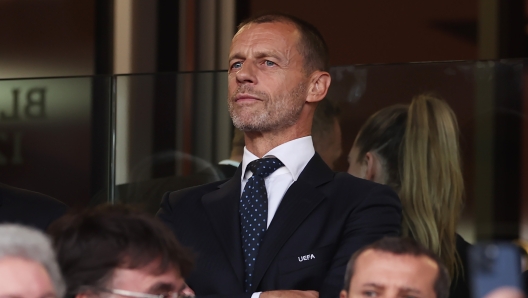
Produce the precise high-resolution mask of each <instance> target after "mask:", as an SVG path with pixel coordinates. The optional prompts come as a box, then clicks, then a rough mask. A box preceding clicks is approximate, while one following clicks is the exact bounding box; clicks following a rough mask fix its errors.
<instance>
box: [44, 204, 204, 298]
mask: <svg viewBox="0 0 528 298" xmlns="http://www.w3.org/2000/svg"><path fill="white" fill-rule="evenodd" d="M49 233H50V235H51V236H52V239H53V243H54V247H55V249H56V251H57V258H58V262H59V266H60V268H61V271H62V273H63V275H64V277H65V281H66V285H67V290H66V296H65V297H66V298H91V297H131V298H184V297H194V293H193V292H192V291H191V290H190V289H189V288H188V287H187V286H186V284H185V281H184V278H185V277H186V276H187V275H188V274H189V272H190V271H191V269H192V264H193V261H192V258H191V255H190V253H189V252H188V251H187V250H186V249H185V248H183V247H182V246H181V245H180V244H179V242H178V241H177V240H176V238H175V237H174V235H173V234H172V232H171V231H170V230H169V229H168V228H167V227H166V226H165V225H164V224H162V223H161V222H159V221H158V220H156V219H155V218H154V217H152V216H150V215H148V214H146V213H143V212H140V211H136V210H134V209H131V208H129V207H126V206H120V205H117V206H110V205H105V206H100V207H97V208H95V209H87V210H84V211H83V212H81V213H78V214H73V213H71V214H68V215H66V216H64V217H63V218H61V219H59V220H58V221H56V222H55V223H53V224H52V226H50V229H49Z"/></svg>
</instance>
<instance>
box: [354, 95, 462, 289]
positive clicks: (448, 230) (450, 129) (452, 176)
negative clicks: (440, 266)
mask: <svg viewBox="0 0 528 298" xmlns="http://www.w3.org/2000/svg"><path fill="white" fill-rule="evenodd" d="M458 135H459V131H458V124H457V120H456V116H455V114H454V112H453V111H452V110H451V108H450V107H449V105H448V104H447V103H446V102H445V101H443V100H441V99H439V98H437V97H435V96H433V95H429V94H423V95H419V96H416V97H415V98H414V99H413V101H412V102H411V104H410V105H408V106H407V105H394V106H390V107H387V108H384V109H382V110H380V111H378V112H377V113H375V114H374V115H372V116H371V117H370V118H369V119H368V120H367V122H366V123H365V124H364V125H363V127H362V128H361V130H360V131H359V133H358V135H357V137H356V140H355V142H354V145H353V146H352V149H351V150H350V154H349V156H348V162H349V165H350V166H349V169H348V172H349V173H350V174H352V175H354V176H357V177H360V178H364V179H367V180H372V181H375V182H378V183H381V184H386V185H389V186H391V187H392V188H393V189H394V190H395V191H396V192H397V193H398V194H399V197H400V200H401V202H402V207H403V222H402V233H403V236H408V237H412V238H414V239H416V241H418V242H419V243H421V244H422V245H424V246H425V247H427V248H428V249H429V250H431V251H432V252H434V253H435V254H437V255H438V256H439V257H440V259H441V260H442V262H443V263H444V265H445V266H446V267H447V269H448V271H449V274H450V276H451V277H452V283H451V291H450V297H452V298H453V297H461V298H462V297H463V298H467V297H470V293H469V278H468V270H466V268H467V257H466V255H467V248H468V247H469V243H467V242H466V241H465V240H464V239H463V238H462V237H460V236H459V235H458V234H457V233H456V227H457V223H458V219H459V216H460V212H461V209H462V207H463V196H464V181H463V178H462V169H461V161H460V148H459V140H458V138H459V136H458Z"/></svg>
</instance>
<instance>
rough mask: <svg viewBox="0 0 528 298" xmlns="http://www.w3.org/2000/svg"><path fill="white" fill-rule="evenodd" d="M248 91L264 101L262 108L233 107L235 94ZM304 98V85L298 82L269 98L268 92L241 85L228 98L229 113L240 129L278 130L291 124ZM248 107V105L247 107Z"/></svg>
mask: <svg viewBox="0 0 528 298" xmlns="http://www.w3.org/2000/svg"><path fill="white" fill-rule="evenodd" d="M239 93H248V94H251V95H254V96H257V97H258V98H259V99H261V100H262V101H263V103H264V109H260V110H256V111H244V109H246V107H240V108H239V109H238V110H237V108H236V107H235V96H236V95H237V94H239ZM305 98H306V85H305V83H304V82H300V83H299V84H298V85H297V86H296V87H295V88H294V89H292V90H291V91H290V92H288V93H282V94H280V95H279V96H277V97H276V98H273V99H271V96H270V95H269V94H268V93H265V92H260V91H255V90H252V88H250V87H247V86H241V87H239V88H238V89H237V91H236V92H235V93H234V94H233V95H232V96H231V98H230V99H229V100H228V107H229V114H230V115H231V119H232V120H233V125H234V126H235V127H236V128H238V129H240V130H241V131H248V132H250V131H260V132H268V131H278V130H281V129H284V128H288V127H291V126H293V125H294V124H295V123H296V122H297V120H299V117H300V116H301V112H302V109H303V106H304V102H305ZM248 109H249V107H248Z"/></svg>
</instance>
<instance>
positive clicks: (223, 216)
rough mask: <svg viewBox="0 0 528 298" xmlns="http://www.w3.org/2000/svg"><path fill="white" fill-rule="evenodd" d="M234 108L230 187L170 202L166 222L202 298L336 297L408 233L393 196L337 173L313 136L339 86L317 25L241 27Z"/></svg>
mask: <svg viewBox="0 0 528 298" xmlns="http://www.w3.org/2000/svg"><path fill="white" fill-rule="evenodd" d="M229 65H230V66H229V72H228V84H229V85H228V90H229V97H228V106H229V112H230V114H231V118H232V120H233V124H234V125H235V127H237V128H238V129H240V130H242V131H244V134H245V144H246V147H245V148H244V155H243V159H242V164H241V166H240V167H239V168H238V169H237V172H236V173H235V176H234V177H233V178H232V179H230V180H228V181H221V182H214V183H211V184H207V185H203V186H198V187H194V188H189V189H185V190H181V191H176V192H171V193H168V194H166V195H165V196H164V197H163V201H162V203H161V209H160V211H159V212H158V217H159V218H160V219H161V220H162V221H164V222H165V223H166V224H167V225H168V226H169V227H170V228H171V229H172V230H173V231H174V232H175V234H176V236H177V238H178V239H179V240H180V241H181V242H182V244H183V245H186V246H188V247H190V248H192V249H193V250H194V251H195V252H196V255H197V263H196V269H195V271H194V272H193V273H192V274H191V276H190V277H189V278H188V279H187V283H188V285H189V286H190V287H191V288H192V289H193V290H194V291H195V293H196V295H197V296H198V297H247V298H249V297H259V296H260V297H261V298H267V297H318V296H319V297H337V296H338V295H339V292H340V290H341V289H342V286H343V277H344V273H345V267H346V264H347V261H348V259H349V258H350V255H351V254H352V253H354V252H355V251H356V250H358V249H359V248H361V247H362V246H364V245H367V244H370V243H372V242H374V241H375V240H377V239H379V238H381V237H383V236H384V235H396V234H398V233H399V228H400V221H401V205H400V202H399V200H398V197H397V196H396V194H395V193H394V192H393V191H391V190H390V189H389V188H388V187H385V186H382V185H379V184H375V183H371V182H368V181H366V180H362V179H357V178H354V177H352V176H350V175H348V174H346V173H334V172H333V171H332V170H330V168H329V167H328V166H327V165H326V164H325V163H324V161H323V160H322V159H321V157H320V156H319V155H318V154H317V153H315V150H314V147H313V144H312V138H311V136H310V130H311V126H312V119H313V115H314V112H315V109H316V106H317V103H318V102H319V101H320V100H322V99H323V98H324V97H325V95H326V93H327V90H328V87H329V85H330V75H329V73H328V72H327V69H328V50H327V48H326V45H325V43H324V41H323V39H322V37H321V35H320V34H319V32H318V31H317V29H315V28H314V27H313V26H312V25H310V24H308V23H306V22H304V21H301V20H298V19H296V18H293V17H290V16H284V15H264V16H261V17H257V18H254V19H252V20H250V21H248V22H245V23H243V24H242V25H241V26H240V29H239V30H238V32H237V34H236V35H235V37H234V38H233V41H232V44H231V49H230V54H229Z"/></svg>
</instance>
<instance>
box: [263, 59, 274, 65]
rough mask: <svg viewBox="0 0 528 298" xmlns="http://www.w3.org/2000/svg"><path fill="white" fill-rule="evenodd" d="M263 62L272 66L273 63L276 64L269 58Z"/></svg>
mask: <svg viewBox="0 0 528 298" xmlns="http://www.w3.org/2000/svg"><path fill="white" fill-rule="evenodd" d="M264 63H265V64H266V66H274V65H276V64H275V62H272V61H269V60H266V61H265V62H264Z"/></svg>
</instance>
